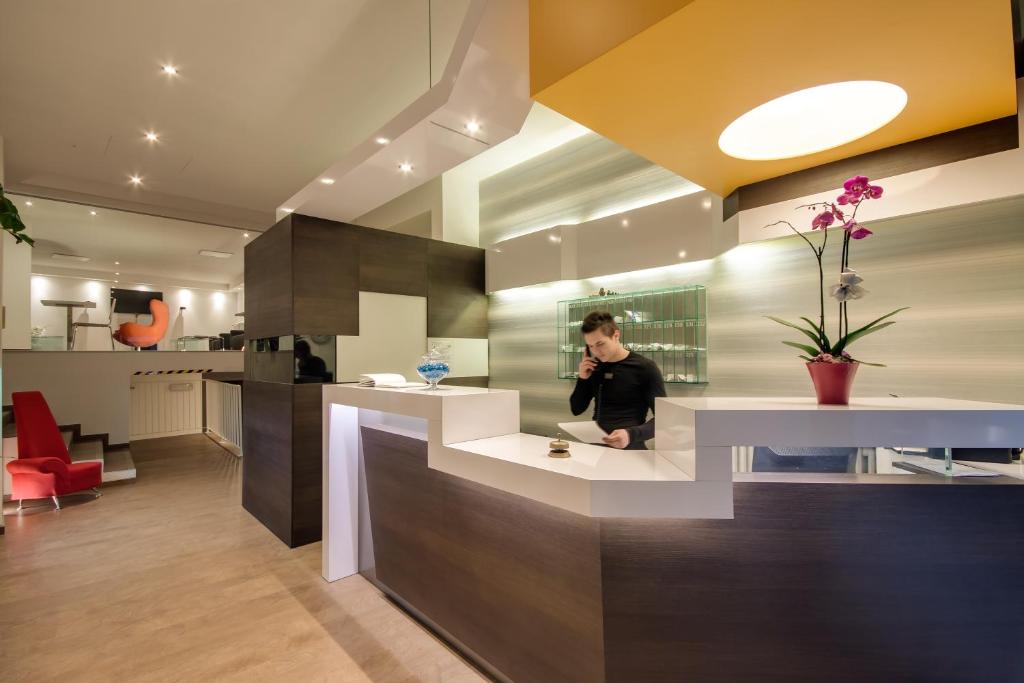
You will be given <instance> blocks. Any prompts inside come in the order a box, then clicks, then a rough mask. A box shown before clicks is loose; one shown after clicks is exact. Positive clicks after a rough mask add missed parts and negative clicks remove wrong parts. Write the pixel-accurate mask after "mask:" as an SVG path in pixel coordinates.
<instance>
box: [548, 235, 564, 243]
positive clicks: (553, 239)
mask: <svg viewBox="0 0 1024 683" xmlns="http://www.w3.org/2000/svg"><path fill="white" fill-rule="evenodd" d="M548 240H549V241H551V242H554V243H555V244H558V243H559V242H561V241H562V238H561V237H559V236H558V235H548Z"/></svg>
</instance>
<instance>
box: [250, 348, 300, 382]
mask: <svg viewBox="0 0 1024 683" xmlns="http://www.w3.org/2000/svg"><path fill="white" fill-rule="evenodd" d="M244 353H245V379H251V380H260V381H263V382H284V383H288V384H290V383H291V382H292V380H294V379H295V352H294V351H261V352H258V353H257V351H256V344H254V343H248V344H246V345H245V351H244Z"/></svg>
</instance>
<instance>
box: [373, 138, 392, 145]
mask: <svg viewBox="0 0 1024 683" xmlns="http://www.w3.org/2000/svg"><path fill="white" fill-rule="evenodd" d="M375 142H376V143H377V144H378V145H386V144H388V143H389V142H391V140H389V139H387V138H385V137H380V138H377V139H376V140H375Z"/></svg>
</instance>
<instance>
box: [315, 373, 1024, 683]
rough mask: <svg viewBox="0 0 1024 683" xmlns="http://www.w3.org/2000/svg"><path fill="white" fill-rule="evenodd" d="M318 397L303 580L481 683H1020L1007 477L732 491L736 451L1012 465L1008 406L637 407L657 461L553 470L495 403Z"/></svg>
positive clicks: (467, 391) (848, 481)
mask: <svg viewBox="0 0 1024 683" xmlns="http://www.w3.org/2000/svg"><path fill="white" fill-rule="evenodd" d="M323 399H324V400H323V409H324V421H323V424H324V453H325V454H327V457H326V458H325V459H324V545H323V553H324V555H323V561H324V564H323V573H324V577H325V578H326V579H327V580H335V579H338V578H341V577H343V576H347V575H350V574H353V573H356V572H360V573H362V574H363V575H365V576H367V577H368V578H369V579H371V580H372V581H374V582H375V583H376V584H377V585H378V586H380V587H381V589H382V590H384V591H385V592H386V593H387V594H388V595H390V596H391V597H392V598H393V599H394V600H396V601H397V602H399V603H400V604H401V605H403V606H404V607H405V608H406V609H408V610H409V611H410V612H412V613H413V614H414V615H416V616H417V617H418V618H420V619H422V620H423V621H424V622H425V623H427V624H428V625H429V626H430V627H431V628H433V629H435V630H436V631H437V632H438V633H440V634H441V635H442V636H443V637H444V638H446V639H447V640H448V641H449V642H451V643H452V644H453V645H455V646H456V647H457V648H458V649H459V650H460V651H462V652H463V653H464V654H466V655H467V656H468V657H470V658H472V659H474V660H475V661H476V662H477V663H478V664H479V665H480V666H481V667H483V668H485V669H487V670H488V671H489V673H490V674H491V675H493V676H495V677H496V678H499V679H509V680H517V681H520V680H521V681H527V680H534V681H554V680H558V681H577V680H578V681H600V680H624V681H627V680H628V681H636V680H643V681H656V680H701V681H705V680H730V681H734V680H755V679H756V680H794V679H800V678H805V679H816V678H821V677H823V676H827V677H828V678H830V679H839V680H861V681H862V680H891V679H916V680H1020V679H1021V677H1022V676H1024V656H1022V655H1021V652H1022V650H1021V648H1020V638H1021V636H1022V634H1024V612H1022V610H1021V609H1020V608H1019V605H1020V604H1024V486H1022V485H1024V480H1022V479H1018V478H1014V477H1009V476H997V477H986V478H971V479H968V478H956V479H954V478H948V477H943V476H938V475H925V474H892V475H869V474H849V475H842V474H832V475H811V474H786V475H780V474H757V473H747V474H735V475H734V473H733V462H734V448H733V447H736V446H761V445H786V446H794V447H799V446H865V447H866V446H935V447H939V446H941V447H947V446H949V447H967V446H971V447H980V446H986V447H1003V446H1014V445H1019V444H1021V443H1024V408H1022V407H1021V406H1007V405H997V404H979V403H971V402H963V401H951V400H946V399H864V400H861V401H858V402H856V403H855V404H853V405H851V406H849V407H820V406H817V405H815V404H814V403H813V401H807V400H804V399H682V398H669V399H658V404H657V410H658V422H657V430H656V444H657V447H658V450H656V451H648V452H639V453H636V452H623V451H615V450H612V449H606V448H603V447H597V446H587V445H584V444H574V445H573V446H572V457H571V458H570V459H568V460H556V459H552V458H548V457H547V450H548V448H547V444H548V441H549V440H550V438H549V437H540V436H534V435H529V434H523V433H521V432H519V413H518V393H517V392H515V391H503V390H487V389H472V388H460V387H450V388H446V389H442V390H440V391H438V392H427V391H423V390H392V389H365V388H359V387H354V386H346V385H335V386H325V387H324V389H323Z"/></svg>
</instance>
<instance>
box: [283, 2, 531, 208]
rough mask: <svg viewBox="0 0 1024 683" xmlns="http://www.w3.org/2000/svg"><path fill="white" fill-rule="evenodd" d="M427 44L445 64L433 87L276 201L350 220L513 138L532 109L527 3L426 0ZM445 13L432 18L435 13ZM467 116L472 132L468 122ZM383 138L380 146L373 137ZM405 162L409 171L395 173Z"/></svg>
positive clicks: (434, 79) (435, 74)
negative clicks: (441, 50)
mask: <svg viewBox="0 0 1024 683" xmlns="http://www.w3.org/2000/svg"><path fill="white" fill-rule="evenodd" d="M430 4H431V8H432V12H431V24H432V29H431V30H432V32H431V36H432V42H431V45H432V47H433V46H434V45H435V43H436V40H437V39H438V37H439V36H441V37H443V38H445V44H446V45H449V48H448V49H447V53H446V54H447V55H448V61H447V63H446V66H445V69H444V72H443V73H442V74H437V73H434V74H433V77H432V79H431V88H429V89H428V90H427V91H426V92H424V93H423V95H422V96H421V97H419V98H417V99H416V100H415V101H413V102H411V103H410V104H409V106H407V107H406V108H404V109H403V110H402V111H401V112H400V113H399V114H398V115H397V116H395V117H394V118H392V119H389V120H386V121H382V122H381V124H380V126H379V127H378V128H377V129H376V131H375V132H374V133H373V135H371V136H368V137H367V138H366V139H365V140H364V142H363V143H362V144H361V145H358V146H356V147H354V148H353V149H352V150H351V151H350V152H349V153H347V154H345V155H343V156H341V157H338V159H337V160H336V161H335V163H333V164H332V165H331V166H329V167H326V168H325V169H324V171H323V174H322V176H321V177H322V178H330V179H332V180H333V181H334V182H333V183H331V184H329V185H324V184H322V183H321V182H319V181H320V178H317V179H314V180H312V181H311V182H310V183H309V184H308V185H306V186H305V187H303V188H301V189H299V190H298V191H296V192H295V194H293V195H292V196H290V197H288V198H287V199H286V200H285V201H284V202H283V203H282V204H281V206H280V207H279V210H278V217H279V218H280V217H283V216H284V214H285V213H286V211H285V210H286V209H288V210H292V211H297V212H300V213H304V214H307V215H312V216H319V217H322V218H328V219H333V220H340V221H352V220H355V219H356V218H357V217H359V216H362V215H365V214H366V213H368V212H370V211H372V210H374V209H376V208H378V207H380V206H382V205H384V204H386V203H387V202H389V201H390V200H392V199H394V198H396V197H398V196H400V195H402V194H404V193H406V192H409V191H410V190H412V189H414V188H416V187H418V186H421V185H422V184H424V183H426V182H428V181H430V180H432V179H434V178H437V177H438V176H440V175H441V174H442V173H444V172H446V171H448V170H449V169H451V168H453V167H455V166H457V165H458V164H461V163H462V162H464V161H466V160H467V159H471V158H473V157H474V156H476V155H479V154H481V153H486V152H487V151H488V150H489V149H492V148H493V147H494V146H497V145H499V143H501V142H503V141H504V140H507V139H508V138H510V137H512V136H514V135H516V133H518V132H519V130H520V128H521V127H522V125H523V122H524V120H525V119H526V116H527V114H528V113H529V111H530V107H531V105H532V100H531V99H530V96H529V45H528V40H527V38H528V33H529V16H528V11H527V9H528V3H527V2H526V0H433V2H431V3H430ZM441 8H444V10H445V11H444V12H443V13H441V14H440V16H443V17H445V18H446V21H445V22H444V24H443V26H438V25H437V17H438V15H439V10H441ZM471 122H472V123H475V124H476V125H477V126H478V129H477V130H470V129H469V128H468V127H467V125H468V124H470V123H471ZM378 138H379V139H382V140H385V141H386V142H384V143H383V144H381V143H378V142H377V140H378ZM404 164H408V165H410V166H411V170H406V171H405V172H403V171H402V170H400V168H401V166H402V165H404Z"/></svg>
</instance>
